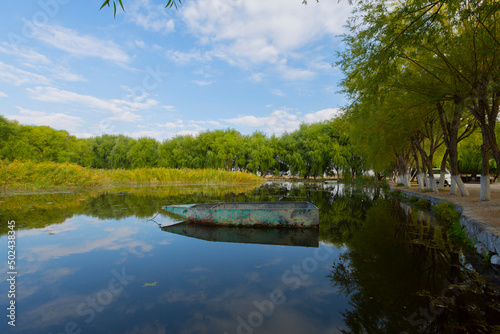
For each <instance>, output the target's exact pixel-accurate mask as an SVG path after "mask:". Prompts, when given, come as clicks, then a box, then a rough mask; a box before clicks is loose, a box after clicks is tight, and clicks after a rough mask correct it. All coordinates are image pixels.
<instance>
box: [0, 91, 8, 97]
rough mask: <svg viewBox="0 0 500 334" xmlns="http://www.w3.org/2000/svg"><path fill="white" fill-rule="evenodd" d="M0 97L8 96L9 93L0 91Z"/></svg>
mask: <svg viewBox="0 0 500 334" xmlns="http://www.w3.org/2000/svg"><path fill="white" fill-rule="evenodd" d="M0 97H9V95H7V94H5V93H4V92H0Z"/></svg>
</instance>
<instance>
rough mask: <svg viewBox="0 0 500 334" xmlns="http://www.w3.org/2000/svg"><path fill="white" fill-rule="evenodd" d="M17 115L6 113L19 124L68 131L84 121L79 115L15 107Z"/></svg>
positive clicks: (73, 129) (74, 129)
mask: <svg viewBox="0 0 500 334" xmlns="http://www.w3.org/2000/svg"><path fill="white" fill-rule="evenodd" d="M17 109H18V110H19V115H7V116H6V117H7V118H9V119H13V120H16V121H18V122H19V123H21V124H31V125H46V126H50V127H51V128H54V129H62V130H66V131H68V132H74V131H77V129H78V128H79V127H80V126H81V125H82V124H83V123H84V122H83V120H82V119H81V118H80V117H76V116H70V115H66V114H62V113H46V112H42V111H34V110H29V109H25V108H22V107H17Z"/></svg>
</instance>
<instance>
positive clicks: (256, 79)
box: [248, 73, 264, 82]
mask: <svg viewBox="0 0 500 334" xmlns="http://www.w3.org/2000/svg"><path fill="white" fill-rule="evenodd" d="M263 79H264V73H252V74H251V75H250V76H249V77H248V80H250V81H252V82H262V80H263Z"/></svg>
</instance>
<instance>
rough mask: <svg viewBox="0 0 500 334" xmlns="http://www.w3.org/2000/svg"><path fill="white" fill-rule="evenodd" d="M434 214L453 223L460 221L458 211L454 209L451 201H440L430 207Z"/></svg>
mask: <svg viewBox="0 0 500 334" xmlns="http://www.w3.org/2000/svg"><path fill="white" fill-rule="evenodd" d="M432 209H433V210H434V212H435V213H436V216H438V217H439V218H440V219H441V220H443V221H445V222H447V223H450V224H451V223H455V222H459V221H460V216H461V214H460V212H458V211H457V210H456V209H455V206H454V205H453V203H451V202H440V203H438V204H436V205H434V206H433V207H432Z"/></svg>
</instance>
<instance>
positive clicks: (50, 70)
mask: <svg viewBox="0 0 500 334" xmlns="http://www.w3.org/2000/svg"><path fill="white" fill-rule="evenodd" d="M0 53H4V54H7V55H12V56H15V57H16V59H17V60H19V61H22V62H23V65H25V66H27V67H30V68H33V69H35V70H37V71H38V72H45V73H46V74H47V75H49V76H50V77H51V78H54V79H58V80H64V81H85V78H83V77H82V76H81V75H79V74H75V73H71V71H70V70H69V69H68V68H67V67H65V66H63V65H61V64H57V65H55V64H54V63H53V62H52V61H51V60H50V59H48V58H47V57H46V56H45V55H42V54H41V53H38V52H36V51H35V50H33V49H31V48H28V47H26V46H16V45H13V44H10V43H7V42H0Z"/></svg>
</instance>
